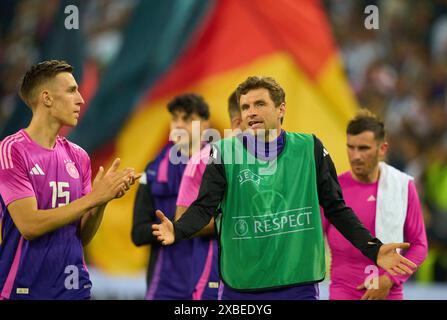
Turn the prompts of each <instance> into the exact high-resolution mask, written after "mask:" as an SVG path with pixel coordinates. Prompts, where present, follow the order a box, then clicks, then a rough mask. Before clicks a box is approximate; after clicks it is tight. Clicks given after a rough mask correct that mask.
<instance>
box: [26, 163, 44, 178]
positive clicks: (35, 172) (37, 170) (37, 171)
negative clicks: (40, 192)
mask: <svg viewBox="0 0 447 320" xmlns="http://www.w3.org/2000/svg"><path fill="white" fill-rule="evenodd" d="M29 173H30V174H31V175H35V176H44V175H45V173H44V172H43V170H42V169H41V168H40V167H39V165H38V164H37V163H36V164H35V165H34V167H33V168H32V169H31V171H30V172H29Z"/></svg>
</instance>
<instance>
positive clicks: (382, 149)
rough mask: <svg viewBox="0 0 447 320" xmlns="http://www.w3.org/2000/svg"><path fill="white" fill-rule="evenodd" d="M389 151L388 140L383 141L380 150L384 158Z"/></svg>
mask: <svg viewBox="0 0 447 320" xmlns="http://www.w3.org/2000/svg"><path fill="white" fill-rule="evenodd" d="M387 151H388V142H386V141H383V142H381V143H380V146H379V152H380V156H381V158H382V159H383V158H384V157H385V154H386V152H387Z"/></svg>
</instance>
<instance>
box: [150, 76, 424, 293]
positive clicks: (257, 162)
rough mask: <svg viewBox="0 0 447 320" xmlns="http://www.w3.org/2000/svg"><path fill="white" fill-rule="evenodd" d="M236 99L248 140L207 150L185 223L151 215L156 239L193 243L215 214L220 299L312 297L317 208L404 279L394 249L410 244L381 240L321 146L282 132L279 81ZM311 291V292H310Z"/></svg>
mask: <svg viewBox="0 0 447 320" xmlns="http://www.w3.org/2000/svg"><path fill="white" fill-rule="evenodd" d="M237 97H238V101H239V105H240V108H241V114H242V121H243V122H244V125H245V127H246V128H249V129H251V132H252V135H245V136H237V137H233V138H228V139H223V140H220V141H218V142H216V143H215V144H214V146H213V148H212V151H211V157H210V160H211V161H210V163H209V164H208V165H207V167H206V170H205V173H204V175H203V179H202V184H201V187H200V191H199V196H198V198H197V200H196V201H195V202H194V203H193V204H192V205H191V206H190V207H189V208H188V210H187V211H186V212H185V214H184V215H183V216H182V218H181V219H179V220H178V221H176V222H174V224H172V223H171V222H170V221H169V219H167V218H166V217H165V216H164V214H163V213H162V212H161V211H158V213H157V214H158V216H159V218H160V219H161V221H162V222H161V224H159V225H154V226H153V230H154V231H153V233H154V235H155V236H157V238H158V240H159V241H161V242H162V243H163V244H164V245H168V244H172V243H173V242H174V241H179V240H180V239H184V238H188V237H191V236H193V235H194V233H196V232H197V231H199V230H200V229H202V228H203V227H204V226H206V225H207V224H208V222H209V221H210V219H211V218H212V217H213V216H215V217H216V219H217V220H216V222H217V223H216V226H217V231H218V237H219V253H220V255H219V258H220V262H219V264H220V274H221V278H222V280H223V282H224V292H223V293H222V295H221V298H223V299H312V298H318V287H317V286H316V283H318V282H319V281H321V280H323V279H324V275H325V264H324V245H323V235H322V226H321V220H320V213H319V205H321V206H322V207H323V208H324V212H325V216H326V217H327V218H328V220H329V221H330V222H331V223H332V224H333V225H334V226H335V227H336V228H337V229H338V230H339V231H340V232H341V233H342V234H343V236H344V237H346V238H347V239H348V240H349V241H350V242H351V243H352V244H353V245H354V246H355V247H356V248H358V249H359V250H360V251H361V252H362V253H363V254H364V255H365V256H366V257H368V258H370V259H371V260H372V261H373V262H374V263H377V264H378V265H379V266H381V267H382V268H384V269H385V270H387V271H388V272H390V273H391V274H396V273H400V274H411V273H412V270H411V268H410V267H412V268H416V265H414V264H413V263H412V262H411V261H409V260H407V259H405V258H404V257H402V256H401V255H399V254H398V253H397V252H396V248H407V247H408V246H409V245H408V244H406V243H400V244H386V245H384V244H382V243H381V242H380V240H379V239H375V238H373V237H372V236H371V234H370V233H369V232H368V230H367V229H366V228H365V227H364V226H363V225H362V224H361V222H360V221H359V219H358V218H357V216H356V215H355V214H354V212H353V211H352V210H351V209H350V208H349V207H346V205H345V203H344V200H343V196H342V193H341V190H340V186H339V184H338V180H337V174H336V171H335V168H334V165H333V163H332V160H331V159H330V156H329V154H328V153H327V151H326V150H325V149H324V148H323V145H322V144H321V142H320V141H319V140H318V139H317V138H316V137H315V136H313V135H308V134H298V133H291V132H285V131H284V130H282V129H281V124H282V120H283V118H284V115H285V110H286V107H285V94H284V91H283V90H282V88H281V87H280V86H279V85H278V84H277V83H276V81H275V80H273V79H272V78H268V77H249V78H248V79H247V80H246V81H245V82H244V83H242V84H240V85H239V87H238V89H237ZM260 134H261V135H260ZM253 142H254V143H253ZM310 286H312V288H315V289H314V291H315V294H310V295H308V294H307V293H308V292H309V288H311V287H310ZM303 290H306V294H304V292H303Z"/></svg>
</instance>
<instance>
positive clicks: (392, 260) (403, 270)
mask: <svg viewBox="0 0 447 320" xmlns="http://www.w3.org/2000/svg"><path fill="white" fill-rule="evenodd" d="M409 247H410V244H409V243H406V242H405V243H388V244H384V245H382V246H381V247H380V250H379V254H378V256H377V265H378V266H379V267H382V268H383V269H385V271H386V272H388V273H389V274H390V275H392V276H393V277H394V276H396V275H397V274H401V275H411V274H413V270H412V269H411V268H413V269H417V265H416V264H414V263H413V262H412V261H410V260H408V259H407V258H405V257H403V256H401V255H400V254H399V253H398V252H397V251H396V249H407V248H409Z"/></svg>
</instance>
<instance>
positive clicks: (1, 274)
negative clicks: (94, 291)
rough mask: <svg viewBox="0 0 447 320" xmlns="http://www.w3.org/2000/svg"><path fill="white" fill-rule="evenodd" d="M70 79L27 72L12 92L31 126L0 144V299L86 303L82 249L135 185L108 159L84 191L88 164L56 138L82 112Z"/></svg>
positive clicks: (58, 72)
mask: <svg viewBox="0 0 447 320" xmlns="http://www.w3.org/2000/svg"><path fill="white" fill-rule="evenodd" d="M72 71H73V67H72V66H71V65H69V64H68V63H66V62H64V61H58V60H51V61H44V62H41V63H38V64H36V65H34V66H32V67H31V68H30V69H29V70H28V71H27V72H26V74H25V76H24V78H23V80H22V83H21V87H20V92H19V94H20V97H21V98H22V99H23V100H24V102H25V103H26V104H27V105H28V106H29V107H30V108H31V110H32V113H33V116H32V119H31V122H30V124H29V126H28V127H27V128H25V129H21V130H19V131H18V132H17V133H15V134H13V135H10V136H8V137H6V138H5V139H3V141H1V143H0V204H1V206H0V207H1V210H2V214H1V215H0V216H1V217H2V221H1V222H2V223H1V226H2V239H1V244H0V299H89V298H90V289H91V286H92V283H91V281H90V279H89V274H88V270H87V267H86V265H85V262H84V253H83V246H85V245H87V244H88V243H89V242H90V240H91V239H92V238H93V237H94V235H95V233H96V231H97V230H98V228H99V225H100V224H101V220H102V217H103V214H104V210H105V207H106V205H107V203H108V202H109V201H110V200H112V199H115V198H118V197H121V196H123V195H124V193H125V192H126V190H128V189H129V187H130V185H132V184H133V183H134V180H135V179H136V178H138V177H139V176H138V175H135V173H134V170H133V169H126V170H123V171H118V169H117V168H118V166H119V159H116V160H115V161H114V162H113V164H112V165H111V167H110V168H109V169H108V170H107V171H106V172H105V171H104V169H103V168H102V167H100V169H99V171H98V174H97V176H96V178H95V180H94V181H93V186H91V168H90V159H89V156H88V155H87V153H86V152H85V151H84V150H83V149H82V148H81V147H79V146H77V145H76V144H74V143H72V142H70V141H68V140H67V139H65V138H64V137H61V136H59V135H58V132H59V130H60V129H61V128H62V126H64V125H67V126H76V124H77V123H78V118H79V112H80V109H81V106H82V105H83V104H84V100H83V99H82V97H81V95H80V93H79V91H78V85H77V83H76V80H75V79H74V77H73V75H72Z"/></svg>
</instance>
